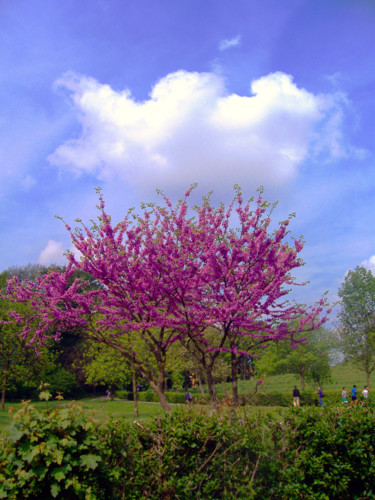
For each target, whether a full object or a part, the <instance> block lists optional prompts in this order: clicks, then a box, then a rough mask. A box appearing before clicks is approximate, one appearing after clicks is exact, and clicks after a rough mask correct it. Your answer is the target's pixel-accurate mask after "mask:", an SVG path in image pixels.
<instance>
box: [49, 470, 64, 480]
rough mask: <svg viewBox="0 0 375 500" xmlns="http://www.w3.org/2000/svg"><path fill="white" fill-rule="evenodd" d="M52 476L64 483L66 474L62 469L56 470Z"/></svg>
mask: <svg viewBox="0 0 375 500" xmlns="http://www.w3.org/2000/svg"><path fill="white" fill-rule="evenodd" d="M52 475H53V477H54V478H55V479H56V480H57V481H59V482H60V481H62V480H63V479H65V474H64V472H63V471H62V470H61V469H55V470H54V471H53V472H52Z"/></svg>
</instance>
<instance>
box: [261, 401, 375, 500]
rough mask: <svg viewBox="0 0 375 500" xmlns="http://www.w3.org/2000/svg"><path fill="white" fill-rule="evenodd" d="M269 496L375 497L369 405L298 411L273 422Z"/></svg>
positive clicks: (373, 421) (373, 422) (374, 432)
mask: <svg viewBox="0 0 375 500" xmlns="http://www.w3.org/2000/svg"><path fill="white" fill-rule="evenodd" d="M273 437H274V443H275V450H276V453H277V457H278V467H277V468H276V470H277V474H276V477H277V479H275V478H274V488H273V489H271V490H269V493H270V491H272V496H271V498H275V499H276V498H277V499H285V500H286V499H288V500H293V499H300V498H306V499H307V498H311V499H313V498H321V499H323V498H324V499H328V498H332V499H333V498H337V499H348V500H349V499H360V498H363V499H365V498H375V481H374V477H375V415H374V412H373V410H372V409H371V408H370V407H365V408H362V407H360V406H358V407H353V408H350V407H343V408H342V407H340V408H337V407H336V408H333V407H331V408H330V407H326V408H308V409H301V410H300V411H298V412H294V413H293V414H292V413H291V414H290V416H289V417H288V418H287V419H286V420H285V422H284V423H282V424H279V423H277V422H275V423H274V430H273Z"/></svg>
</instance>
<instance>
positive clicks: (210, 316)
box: [7, 190, 324, 410]
mask: <svg viewBox="0 0 375 500" xmlns="http://www.w3.org/2000/svg"><path fill="white" fill-rule="evenodd" d="M189 195H190V190H189V191H188V192H187V193H186V196H185V199H184V200H182V201H180V202H179V203H178V204H177V206H176V207H173V206H172V204H171V203H170V202H169V200H168V199H167V198H165V197H164V202H165V203H164V206H162V207H161V206H156V205H147V206H143V214H142V215H141V216H136V215H134V214H133V213H132V212H129V213H128V214H127V216H126V217H125V218H124V219H123V220H122V221H121V222H119V223H118V224H115V225H114V224H112V221H111V218H110V216H109V215H108V214H107V213H106V211H105V204H104V201H103V198H102V196H101V194H99V210H100V213H99V217H98V221H97V223H93V224H92V226H91V227H88V226H87V225H85V224H81V226H80V227H79V228H78V229H75V230H72V229H71V228H70V227H69V226H68V225H67V226H66V227H67V230H68V231H69V232H70V235H71V238H72V242H73V245H74V247H75V249H76V252H75V253H74V254H73V253H71V254H69V256H68V259H69V264H68V266H67V268H66V270H65V271H64V272H58V271H52V272H50V273H49V274H47V275H45V276H42V277H40V278H39V279H38V281H37V282H27V281H24V282H22V283H20V282H19V281H17V279H13V280H10V281H9V283H8V288H7V292H8V293H7V298H10V299H11V300H15V301H18V302H26V303H28V304H30V306H31V309H32V311H33V315H32V316H31V317H29V318H21V317H20V316H18V317H17V316H15V317H14V319H15V320H16V321H18V322H19V323H21V324H23V333H22V335H24V336H25V338H26V337H27V338H30V334H31V324H33V321H34V320H35V318H37V319H38V327H37V328H36V329H34V330H32V331H33V334H32V336H31V340H30V342H31V343H34V344H36V345H38V344H39V343H43V341H44V340H45V339H46V338H47V337H49V336H51V335H53V336H54V338H55V339H56V340H58V338H59V335H60V332H61V331H63V330H64V329H66V328H67V327H78V328H79V329H80V331H82V332H85V334H86V335H88V336H90V338H92V339H94V340H96V341H98V342H104V343H106V344H107V345H109V346H111V347H113V348H114V349H117V350H118V351H120V352H121V353H122V355H123V356H124V360H125V361H126V362H127V363H129V364H130V365H131V366H132V368H133V369H135V370H137V372H139V373H140V374H141V376H142V377H144V378H145V379H146V380H147V381H148V383H149V384H150V386H151V387H152V388H153V389H154V390H155V391H156V393H157V394H158V396H159V399H160V402H161V404H162V406H163V408H164V409H166V410H169V405H168V402H167V399H166V397H165V394H164V387H165V365H166V359H167V355H168V353H169V350H170V346H171V345H172V344H173V343H174V342H176V341H180V342H181V343H182V344H183V345H184V346H185V347H186V348H187V349H189V351H190V352H191V353H192V354H193V355H194V356H195V357H196V359H197V360H198V361H199V362H200V363H201V365H202V367H203V369H204V371H205V373H206V379H207V382H208V386H209V391H210V395H211V398H212V399H213V400H214V401H215V399H216V394H215V390H214V377H213V368H214V365H215V362H216V360H217V359H218V356H220V355H221V353H223V352H229V353H230V355H231V363H232V380H233V392H234V402H235V403H236V402H237V399H238V397H237V371H238V363H239V360H240V357H241V356H243V355H245V356H248V355H250V354H251V353H252V350H253V349H254V348H255V347H256V346H258V345H260V344H267V343H269V342H272V341H279V340H286V339H288V340H290V341H291V342H293V337H294V334H295V333H296V331H298V332H300V331H303V330H305V329H306V325H309V327H308V328H309V329H315V328H317V327H319V326H320V325H321V323H322V322H323V321H324V318H323V319H319V318H320V314H321V312H322V309H323V306H324V303H323V302H322V303H321V304H320V305H319V306H317V307H314V308H312V309H310V310H307V309H306V308H303V307H301V306H298V305H290V304H288V303H287V302H286V301H285V296H286V295H287V293H288V291H289V288H290V287H291V286H292V285H295V284H296V283H295V281H294V279H293V278H292V277H291V274H290V272H291V271H292V270H293V269H294V268H296V267H299V266H300V265H301V261H300V259H299V258H298V253H299V252H300V251H301V249H302V242H301V241H300V240H295V241H294V244H293V245H292V244H291V242H290V238H289V237H288V231H287V228H288V225H289V223H290V219H288V220H286V221H284V222H282V223H280V224H279V226H278V228H277V229H276V230H275V231H273V232H271V231H270V222H271V219H270V217H269V215H270V214H269V213H266V211H267V209H269V208H270V207H269V205H268V204H267V203H265V202H263V200H262V198H261V196H259V198H258V199H257V200H256V201H255V206H254V208H252V203H247V204H245V205H244V204H243V201H242V196H241V193H240V191H239V190H238V192H237V195H236V197H235V200H234V202H233V203H232V204H231V205H230V206H229V208H228V209H226V208H225V206H224V205H223V204H222V205H220V207H219V208H214V207H213V206H212V205H211V203H210V200H209V198H204V201H203V204H202V206H201V207H195V210H196V215H195V217H193V216H192V214H191V213H190V212H189V209H188V204H187V197H188V196H189ZM271 208H272V207H271ZM268 212H269V211H268ZM235 216H237V219H238V221H239V229H237V230H235V229H232V225H233V223H236V222H237V224H238V221H234V218H235ZM77 255H79V257H77ZM77 270H79V271H81V272H84V273H88V274H89V275H91V276H92V277H93V279H94V280H95V282H96V283H97V285H98V286H97V288H94V289H92V287H89V286H88V284H87V283H85V281H83V280H80V279H76V280H72V278H73V275H74V273H75V272H76V271H77ZM296 317H298V318H300V323H299V327H298V328H297V329H296V330H294V331H291V330H290V327H289V326H288V325H290V322H291V320H293V319H295V318H296ZM34 322H35V321H34ZM213 331H216V335H212V332H213ZM140 346H141V347H140ZM149 359H152V362H149ZM155 367H156V369H155Z"/></svg>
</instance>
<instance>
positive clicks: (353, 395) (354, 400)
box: [350, 385, 358, 406]
mask: <svg viewBox="0 0 375 500" xmlns="http://www.w3.org/2000/svg"><path fill="white" fill-rule="evenodd" d="M353 404H354V406H357V404H358V399H357V386H356V385H353V389H352V402H351V403H350V406H353Z"/></svg>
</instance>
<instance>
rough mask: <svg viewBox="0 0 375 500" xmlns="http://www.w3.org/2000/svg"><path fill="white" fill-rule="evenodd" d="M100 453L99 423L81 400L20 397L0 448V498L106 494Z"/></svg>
mask: <svg viewBox="0 0 375 500" xmlns="http://www.w3.org/2000/svg"><path fill="white" fill-rule="evenodd" d="M42 394H43V395H44V398H45V399H48V398H49V396H50V395H49V394H48V393H47V392H44V393H42ZM103 456H104V453H103V451H102V448H101V446H100V440H99V437H98V426H97V424H96V423H95V422H94V421H93V420H92V419H91V418H90V417H89V416H88V415H87V414H86V413H85V412H84V411H83V410H82V407H81V406H80V405H78V404H76V403H74V402H72V403H70V404H69V405H68V406H64V407H63V406H57V407H56V408H54V409H50V410H48V409H47V410H44V411H38V410H36V409H35V408H34V407H33V406H30V405H29V403H28V402H26V403H23V407H22V409H21V410H19V411H18V412H17V413H16V414H15V415H14V416H13V419H12V423H11V425H10V428H9V431H8V433H7V436H6V438H4V440H3V443H2V446H1V449H0V498H10V499H11V498H14V499H21V498H22V499H23V498H31V499H33V498H34V499H37V498H58V499H66V498H77V499H96V498H109V496H107V495H109V494H110V489H109V486H108V483H107V482H105V481H104V479H103V478H104V468H103ZM93 472H94V474H93Z"/></svg>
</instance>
